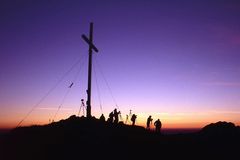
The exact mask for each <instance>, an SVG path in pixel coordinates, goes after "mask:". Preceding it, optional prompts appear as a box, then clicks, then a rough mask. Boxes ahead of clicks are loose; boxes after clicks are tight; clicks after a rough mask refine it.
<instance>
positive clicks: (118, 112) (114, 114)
mask: <svg viewBox="0 0 240 160" xmlns="http://www.w3.org/2000/svg"><path fill="white" fill-rule="evenodd" d="M120 113H121V112H120V111H117V109H116V108H115V109H114V111H113V116H114V123H118V115H119V114H120Z"/></svg>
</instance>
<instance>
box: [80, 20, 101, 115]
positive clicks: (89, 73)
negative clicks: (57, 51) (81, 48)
mask: <svg viewBox="0 0 240 160" xmlns="http://www.w3.org/2000/svg"><path fill="white" fill-rule="evenodd" d="M82 38H83V40H84V41H85V42H87V44H88V45H89V49H88V52H89V58H88V89H87V118H91V117H92V115H91V92H92V91H91V89H92V50H94V51H95V52H98V49H97V48H96V47H95V45H94V44H93V23H90V31H89V38H87V36H85V35H84V34H83V35H82Z"/></svg>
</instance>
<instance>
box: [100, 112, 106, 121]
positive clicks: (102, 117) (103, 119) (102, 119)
mask: <svg viewBox="0 0 240 160" xmlns="http://www.w3.org/2000/svg"><path fill="white" fill-rule="evenodd" d="M99 119H100V121H102V122H105V117H104V115H103V114H102V115H101V116H100V118H99Z"/></svg>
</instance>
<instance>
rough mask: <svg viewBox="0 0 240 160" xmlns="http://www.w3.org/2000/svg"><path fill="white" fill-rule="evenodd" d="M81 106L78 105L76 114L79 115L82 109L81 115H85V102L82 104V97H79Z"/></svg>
mask: <svg viewBox="0 0 240 160" xmlns="http://www.w3.org/2000/svg"><path fill="white" fill-rule="evenodd" d="M81 102H82V103H81V106H80V108H79V111H78V116H79V115H80V112H81V110H82V112H83V116H84V115H85V109H86V108H85V104H84V99H81Z"/></svg>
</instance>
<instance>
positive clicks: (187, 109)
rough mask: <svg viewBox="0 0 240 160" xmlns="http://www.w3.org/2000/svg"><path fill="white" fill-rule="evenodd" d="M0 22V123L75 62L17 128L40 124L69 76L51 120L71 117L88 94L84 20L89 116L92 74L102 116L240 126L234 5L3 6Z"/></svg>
mask: <svg viewBox="0 0 240 160" xmlns="http://www.w3.org/2000/svg"><path fill="white" fill-rule="evenodd" d="M0 17H1V21H0V35H1V36H0V84H1V89H0V127H1V126H2V127H6V126H14V125H16V124H17V123H18V122H19V121H20V120H21V119H22V118H23V117H24V115H26V113H27V112H28V111H29V110H30V109H31V108H32V106H34V104H36V103H37V102H38V101H39V100H40V99H41V98H42V97H43V96H44V95H45V94H46V93H47V92H48V90H49V89H50V88H51V87H52V86H54V85H55V84H56V83H57V81H58V80H59V79H60V78H61V76H62V75H63V74H64V73H65V72H67V70H68V69H69V68H70V67H71V66H72V65H73V64H74V63H75V62H76V61H77V59H79V58H81V62H80V64H79V65H78V66H77V67H76V68H74V69H73V70H72V72H70V73H69V74H68V75H67V76H66V77H65V78H64V79H63V81H62V82H61V83H60V84H59V85H58V86H57V87H56V89H55V90H54V91H53V92H51V94H50V95H49V96H48V97H47V98H46V99H45V100H44V101H43V102H42V103H41V104H40V105H39V106H38V107H37V108H36V110H35V111H34V112H33V113H32V114H31V115H30V116H29V117H28V118H27V119H26V123H27V122H29V123H42V122H43V123H45V122H48V120H49V119H51V118H52V117H53V115H54V113H55V112H56V109H57V108H58V106H59V105H60V103H61V101H62V99H63V96H64V95H65V94H66V92H67V90H68V86H69V85H70V84H71V82H72V81H73V80H74V79H75V78H74V77H77V78H76V82H75V83H74V86H73V87H72V88H71V91H70V92H69V94H68V96H67V98H66V100H65V101H64V103H63V106H62V110H60V112H59V116H58V118H57V119H60V118H66V117H67V116H69V115H71V114H77V111H78V109H79V106H80V99H81V98H84V99H85V98H86V92H85V90H86V88H87V85H86V78H87V53H88V46H87V44H86V43H85V42H84V41H83V40H82V39H81V34H86V35H88V31H89V23H90V22H94V38H93V39H94V43H95V45H96V46H97V47H98V49H99V53H97V54H94V66H95V70H96V75H97V76H95V75H94V74H93V77H94V79H93V102H92V103H93V108H92V110H93V114H94V115H95V116H97V117H98V116H99V115H100V114H101V110H100V107H99V103H100V102H99V99H98V95H97V86H96V83H95V79H96V78H95V77H97V81H98V85H99V89H100V96H101V103H102V107H103V113H104V114H105V116H107V115H108V113H109V112H110V111H111V110H113V109H114V107H115V103H117V105H118V106H119V108H120V110H121V111H122V113H123V117H125V115H126V114H127V113H128V112H129V110H130V109H132V110H133V112H135V113H137V114H138V115H139V124H140V122H142V121H145V119H146V116H148V115H149V114H152V115H153V118H155V119H156V118H160V119H162V121H163V122H164V123H165V124H168V125H169V126H171V125H173V126H174V125H175V124H178V125H176V126H181V127H189V126H190V125H191V126H194V125H196V126H201V125H202V124H205V123H208V122H212V121H218V120H226V121H233V122H235V123H237V124H240V118H239V117H240V21H239V18H240V1H237V0H228V1H227V0H208V1H204V0H199V1H192V0H191V1H190V0H189V1H184V0H183V1H177V0H176V1H171V0H170V1H169V0H166V1H161V0H159V1H157V0H149V1H143V0H135V1H134V0H132V1H127V0H125V1H122V0H121V1H120V0H119V1H114V0H112V1H110V0H104V1H99V0H86V1H81V0H79V1H67V0H66V1H60V0H59V1H58V0H55V1H53V0H49V1H47V0H36V1H30V0H22V1H17V0H15V1H14V0H3V1H1V2H0ZM96 62H98V63H99V65H98V64H97V63H96ZM99 66H101V67H99ZM79 67H81V70H80V72H79V76H76V74H77V72H78V68H79ZM101 71H102V72H103V73H104V76H105V78H106V79H107V82H108V84H109V86H110V88H111V91H112V93H113V96H114V98H115V101H116V102H114V100H113V98H112V97H111V94H110V92H109V90H108V87H107V85H106V83H105V81H104V78H103V76H102V74H101ZM143 123H145V122H143Z"/></svg>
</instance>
